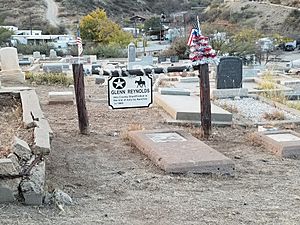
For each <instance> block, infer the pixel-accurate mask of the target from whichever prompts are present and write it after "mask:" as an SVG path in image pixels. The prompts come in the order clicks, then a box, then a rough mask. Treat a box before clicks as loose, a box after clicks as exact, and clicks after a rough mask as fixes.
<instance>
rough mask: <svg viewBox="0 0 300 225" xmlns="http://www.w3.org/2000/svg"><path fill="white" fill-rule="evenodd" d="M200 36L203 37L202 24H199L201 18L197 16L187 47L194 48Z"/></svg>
mask: <svg viewBox="0 0 300 225" xmlns="http://www.w3.org/2000/svg"><path fill="white" fill-rule="evenodd" d="M200 35H201V29H200V22H199V17H198V16H197V20H196V21H194V22H193V24H192V29H191V32H190V36H189V39H188V42H187V45H188V46H192V45H193V42H194V40H195V39H196V38H197V37H198V36H200Z"/></svg>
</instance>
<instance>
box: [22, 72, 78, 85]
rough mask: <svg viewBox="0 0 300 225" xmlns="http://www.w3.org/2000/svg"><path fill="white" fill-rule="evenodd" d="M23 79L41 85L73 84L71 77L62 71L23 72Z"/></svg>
mask: <svg viewBox="0 0 300 225" xmlns="http://www.w3.org/2000/svg"><path fill="white" fill-rule="evenodd" d="M25 79H26V80H27V81H28V82H30V83H33V82H35V83H36V84H42V85H63V86H69V85H71V84H73V78H72V77H69V76H67V75H66V74H64V73H32V72H28V73H26V74H25Z"/></svg>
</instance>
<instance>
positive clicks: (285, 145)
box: [256, 130, 300, 159]
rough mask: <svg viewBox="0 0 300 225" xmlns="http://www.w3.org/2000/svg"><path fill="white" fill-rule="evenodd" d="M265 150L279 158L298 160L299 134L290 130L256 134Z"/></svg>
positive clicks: (299, 150) (299, 151)
mask: <svg viewBox="0 0 300 225" xmlns="http://www.w3.org/2000/svg"><path fill="white" fill-rule="evenodd" d="M256 137H257V138H258V140H259V141H260V142H261V143H262V144H263V145H264V146H265V148H266V149H268V150H269V151H271V152H273V153H275V154H276V155H278V156H280V157H285V158H296V159H300V134H299V133H296V132H294V131H291V130H277V131H263V132H257V133H256Z"/></svg>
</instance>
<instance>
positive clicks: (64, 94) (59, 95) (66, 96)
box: [48, 91, 74, 105]
mask: <svg viewBox="0 0 300 225" xmlns="http://www.w3.org/2000/svg"><path fill="white" fill-rule="evenodd" d="M48 100H49V102H48V103H49V105H50V104H72V105H73V104H74V94H73V92H72V91H61V92H56V91H51V92H49V93H48Z"/></svg>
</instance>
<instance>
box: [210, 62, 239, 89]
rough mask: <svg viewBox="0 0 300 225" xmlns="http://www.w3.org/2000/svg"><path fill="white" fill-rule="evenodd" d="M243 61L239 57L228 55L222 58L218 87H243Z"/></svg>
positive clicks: (218, 74) (219, 66)
mask: <svg viewBox="0 0 300 225" xmlns="http://www.w3.org/2000/svg"><path fill="white" fill-rule="evenodd" d="M242 76H243V63H242V60H241V59H240V58H239V57H234V56H228V57H223V58H221V59H220V64H219V65H218V70H217V79H216V86H217V89H230V88H241V87H242V79H243V78H242Z"/></svg>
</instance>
